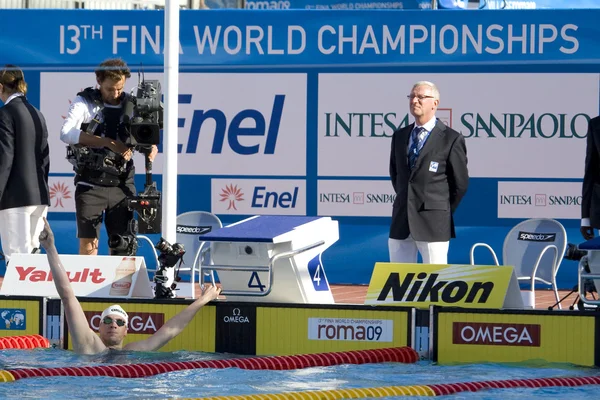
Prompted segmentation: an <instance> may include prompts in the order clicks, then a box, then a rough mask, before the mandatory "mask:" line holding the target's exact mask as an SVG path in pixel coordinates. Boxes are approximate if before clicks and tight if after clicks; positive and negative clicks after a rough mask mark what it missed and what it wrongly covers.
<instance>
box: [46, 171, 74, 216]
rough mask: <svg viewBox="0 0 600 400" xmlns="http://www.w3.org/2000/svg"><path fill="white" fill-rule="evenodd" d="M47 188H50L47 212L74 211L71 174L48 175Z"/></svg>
mask: <svg viewBox="0 0 600 400" xmlns="http://www.w3.org/2000/svg"><path fill="white" fill-rule="evenodd" d="M48 188H49V189H50V207H48V212H75V184H74V183H73V176H50V177H48Z"/></svg>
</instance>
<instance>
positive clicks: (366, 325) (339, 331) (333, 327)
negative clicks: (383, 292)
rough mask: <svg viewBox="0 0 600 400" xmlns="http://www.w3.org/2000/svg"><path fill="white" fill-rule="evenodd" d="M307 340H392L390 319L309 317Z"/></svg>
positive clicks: (392, 322) (392, 327)
mask: <svg viewBox="0 0 600 400" xmlns="http://www.w3.org/2000/svg"><path fill="white" fill-rule="evenodd" d="M308 340H335V341H351V342H363V341H364V342H392V341H393V340H394V321H393V320H391V319H352V318H309V319H308Z"/></svg>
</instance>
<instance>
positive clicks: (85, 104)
mask: <svg viewBox="0 0 600 400" xmlns="http://www.w3.org/2000/svg"><path fill="white" fill-rule="evenodd" d="M104 107H108V108H121V107H123V102H121V104H119V105H116V106H115V105H112V104H106V103H104ZM96 115H99V116H100V121H103V120H104V118H103V117H102V107H100V106H99V105H98V104H97V103H95V102H91V101H87V100H86V99H84V98H83V97H81V96H77V97H75V100H73V102H72V103H71V107H69V113H68V114H67V117H66V118H65V121H64V122H63V125H62V128H61V129H60V140H62V141H63V142H64V143H66V144H79V136H80V135H81V124H85V123H89V122H90V121H91V120H92V118H93V117H94V116H96Z"/></svg>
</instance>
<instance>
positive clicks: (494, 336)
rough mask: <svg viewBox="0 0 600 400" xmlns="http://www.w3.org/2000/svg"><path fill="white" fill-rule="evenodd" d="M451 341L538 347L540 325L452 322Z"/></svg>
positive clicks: (539, 342) (454, 342)
mask: <svg viewBox="0 0 600 400" xmlns="http://www.w3.org/2000/svg"><path fill="white" fill-rule="evenodd" d="M452 343H453V344H478V345H487V346H528V347H540V344H541V326H540V325H537V324H536V325H534V324H500V323H477V322H454V323H453V324H452Z"/></svg>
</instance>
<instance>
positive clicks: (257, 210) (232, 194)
mask: <svg viewBox="0 0 600 400" xmlns="http://www.w3.org/2000/svg"><path fill="white" fill-rule="evenodd" d="M211 211H212V213H213V214H235V215H306V181H304V180H299V179H297V180H284V179H212V180H211Z"/></svg>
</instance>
